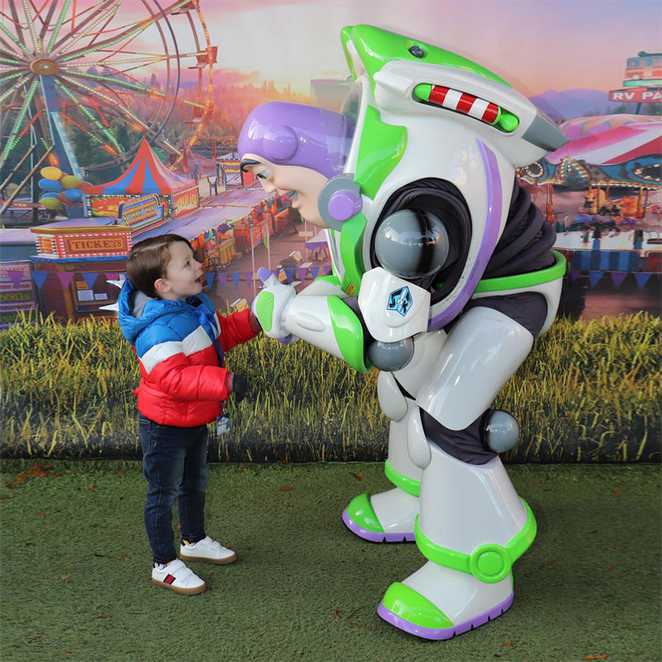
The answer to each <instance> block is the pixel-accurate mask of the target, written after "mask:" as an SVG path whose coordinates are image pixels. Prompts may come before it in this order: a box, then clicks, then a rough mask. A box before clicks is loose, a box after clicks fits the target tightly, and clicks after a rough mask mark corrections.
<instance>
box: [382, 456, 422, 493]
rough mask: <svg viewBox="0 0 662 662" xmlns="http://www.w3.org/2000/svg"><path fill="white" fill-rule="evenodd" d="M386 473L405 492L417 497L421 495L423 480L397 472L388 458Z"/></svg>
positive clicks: (385, 467)
mask: <svg viewBox="0 0 662 662" xmlns="http://www.w3.org/2000/svg"><path fill="white" fill-rule="evenodd" d="M384 473H385V474H386V477H387V478H388V479H389V480H390V481H391V482H392V483H393V484H394V485H395V486H396V487H399V488H400V489H401V490H402V491H403V492H406V493H407V494H411V495H412V496H415V497H417V496H420V494H421V481H420V480H414V479H413V478H409V476H405V475H404V474H401V473H399V472H397V471H396V470H395V469H394V468H393V465H392V464H391V463H390V462H389V461H388V460H386V462H385V463H384Z"/></svg>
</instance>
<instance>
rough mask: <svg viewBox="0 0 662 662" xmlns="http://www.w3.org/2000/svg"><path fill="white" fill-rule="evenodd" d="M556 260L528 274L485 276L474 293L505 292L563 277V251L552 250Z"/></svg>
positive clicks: (564, 261) (564, 264)
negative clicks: (544, 267) (545, 267)
mask: <svg viewBox="0 0 662 662" xmlns="http://www.w3.org/2000/svg"><path fill="white" fill-rule="evenodd" d="M552 252H553V253H554V257H555V258H556V262H555V263H554V264H553V265H552V266H551V267H547V269H540V270H539V271H532V272H531V273H528V274H519V275H517V276H503V277H501V278H484V279H483V280H481V281H480V282H479V283H478V287H477V288H476V291H475V292H474V294H480V293H481V292H503V291H507V290H521V289H525V288H528V287H534V286H535V285H542V284H543V283H549V282H551V281H553V280H558V279H559V278H563V276H564V275H565V269H566V259H565V257H564V256H563V254H562V253H559V252H558V251H552Z"/></svg>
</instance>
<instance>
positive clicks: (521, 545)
mask: <svg viewBox="0 0 662 662" xmlns="http://www.w3.org/2000/svg"><path fill="white" fill-rule="evenodd" d="M521 501H522V504H523V506H524V508H525V510H526V523H525V524H524V526H523V527H522V530H521V531H519V533H516V534H515V535H514V536H513V537H512V538H511V539H510V540H509V541H508V543H506V545H505V547H504V546H502V545H496V544H486V545H479V546H478V547H476V548H475V549H474V550H473V552H471V554H465V553H464V552H458V551H455V550H453V549H448V548H447V547H442V546H441V545H437V544H436V543H433V542H432V541H431V540H430V539H429V538H427V537H426V536H425V534H424V533H423V531H422V530H421V525H420V521H419V518H418V517H417V518H416V526H415V533H416V545H417V547H418V549H419V550H420V552H421V554H423V556H425V558H426V559H428V560H430V561H432V562H434V563H437V564H438V565H442V566H444V567H446V568H451V569H452V570H457V571H458V572H466V573H467V574H469V575H473V576H474V577H475V578H476V579H478V580H479V581H481V582H484V583H486V584H494V583H496V582H500V581H501V580H502V579H505V578H506V577H507V576H508V575H509V574H510V572H511V570H512V566H513V564H514V563H515V561H517V559H518V558H519V557H520V556H522V554H524V552H525V551H526V550H527V549H528V548H529V547H530V546H531V544H532V543H533V541H534V540H535V537H536V532H537V530H538V527H537V524H536V518H535V516H534V515H533V511H532V510H531V508H530V507H529V504H528V503H527V502H526V501H524V499H522V500H521Z"/></svg>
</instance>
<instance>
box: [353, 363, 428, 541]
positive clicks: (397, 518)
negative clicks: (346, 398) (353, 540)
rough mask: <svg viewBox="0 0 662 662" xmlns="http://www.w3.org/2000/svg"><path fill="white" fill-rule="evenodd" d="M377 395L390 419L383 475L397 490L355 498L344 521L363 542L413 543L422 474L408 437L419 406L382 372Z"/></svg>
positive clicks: (393, 380) (389, 375)
mask: <svg viewBox="0 0 662 662" xmlns="http://www.w3.org/2000/svg"><path fill="white" fill-rule="evenodd" d="M377 392H378V395H379V403H380V406H381V408H382V411H383V412H384V414H386V416H388V417H389V418H390V419H391V423H390V425H389V439H388V457H387V459H386V464H385V467H384V472H385V473H386V477H387V478H388V479H389V480H390V481H391V482H392V483H393V484H394V485H395V487H394V488H393V489H391V490H387V491H385V492H379V493H378V494H373V495H372V496H368V494H367V493H366V492H364V493H363V494H359V495H358V496H356V497H354V499H352V501H350V503H349V505H348V506H347V508H345V510H344V511H343V514H342V519H343V522H344V523H345V525H346V526H347V528H348V529H349V530H350V531H351V532H352V533H354V534H356V535H357V536H359V538H363V539H364V540H369V541H370V542H410V541H413V540H414V521H415V519H416V515H418V495H419V491H420V479H421V474H422V471H421V469H420V468H419V467H417V466H416V465H415V464H414V463H413V462H412V461H411V458H410V457H409V452H408V450H407V437H408V426H409V421H410V420H411V418H412V416H414V415H418V407H417V406H416V404H415V402H414V401H413V400H412V399H410V398H406V397H405V396H404V395H403V394H402V393H401V392H400V390H399V389H398V386H397V384H396V382H395V379H394V377H393V375H391V374H390V373H387V372H381V373H379V378H378V381H377Z"/></svg>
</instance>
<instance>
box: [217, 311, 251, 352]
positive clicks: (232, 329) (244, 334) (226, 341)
mask: <svg viewBox="0 0 662 662" xmlns="http://www.w3.org/2000/svg"><path fill="white" fill-rule="evenodd" d="M216 314H217V316H218V320H219V322H220V324H221V335H220V336H219V340H220V341H221V348H222V349H223V351H224V352H227V351H228V350H230V349H232V348H233V347H234V346H235V345H238V344H239V343H242V342H246V341H247V340H250V339H251V338H254V337H255V336H256V335H257V334H258V333H259V331H255V330H254V329H253V327H252V326H251V323H250V314H251V311H250V309H249V308H246V310H240V311H239V312H237V313H232V314H230V315H221V314H220V312H218V311H216Z"/></svg>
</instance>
